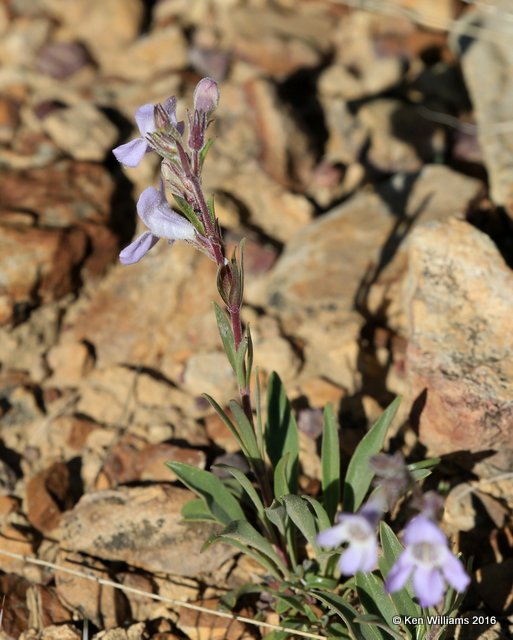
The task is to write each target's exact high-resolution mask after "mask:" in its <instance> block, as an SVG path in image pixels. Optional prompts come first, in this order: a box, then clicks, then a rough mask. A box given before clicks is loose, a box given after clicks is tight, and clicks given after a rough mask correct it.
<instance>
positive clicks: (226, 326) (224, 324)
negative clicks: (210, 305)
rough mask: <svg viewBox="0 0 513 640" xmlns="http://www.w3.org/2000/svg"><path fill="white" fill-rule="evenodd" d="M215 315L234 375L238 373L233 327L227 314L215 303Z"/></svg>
mask: <svg viewBox="0 0 513 640" xmlns="http://www.w3.org/2000/svg"><path fill="white" fill-rule="evenodd" d="M214 313H215V316H216V322H217V328H218V330H219V335H220V336H221V341H222V343H223V346H224V351H225V353H226V357H227V358H228V361H229V362H230V364H231V366H232V369H233V371H234V373H237V369H236V363H235V340H234V338H233V331H232V326H231V324H230V321H229V320H228V317H227V315H226V313H225V312H224V311H223V310H222V309H221V307H220V306H219V305H218V304H217V302H214Z"/></svg>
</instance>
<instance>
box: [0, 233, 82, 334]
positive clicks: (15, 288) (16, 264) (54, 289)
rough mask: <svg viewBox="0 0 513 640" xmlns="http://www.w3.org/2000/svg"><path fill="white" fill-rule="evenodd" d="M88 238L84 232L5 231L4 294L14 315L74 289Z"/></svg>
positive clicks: (0, 237)
mask: <svg viewBox="0 0 513 640" xmlns="http://www.w3.org/2000/svg"><path fill="white" fill-rule="evenodd" d="M86 249H87V238H86V235H85V234H84V232H83V231H81V230H80V229H78V228H76V229H69V230H67V229H63V230H61V229H48V230H42V229H30V228H21V227H20V228H14V227H7V226H4V227H2V233H1V234H0V252H1V254H2V261H3V264H4V265H5V267H4V269H3V271H2V275H1V277H0V290H1V291H2V292H3V293H4V294H7V296H8V298H9V303H10V313H9V314H7V315H6V317H5V318H4V322H12V321H13V320H14V319H15V312H16V308H17V307H19V306H23V305H28V306H29V307H30V306H32V305H35V304H37V299H38V298H39V299H42V300H43V301H46V302H50V301H51V300H56V299H58V298H60V297H62V296H64V295H65V294H66V293H69V292H70V291H72V290H73V289H74V286H75V282H74V272H75V271H76V269H77V267H78V266H79V265H80V264H81V263H82V262H83V261H84V259H85V256H86Z"/></svg>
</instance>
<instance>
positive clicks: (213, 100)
mask: <svg viewBox="0 0 513 640" xmlns="http://www.w3.org/2000/svg"><path fill="white" fill-rule="evenodd" d="M193 104H194V110H195V111H199V112H200V113H205V114H207V116H209V115H210V114H212V113H213V112H214V111H215V110H216V109H217V105H218V104H219V88H218V86H217V82H216V81H215V80H212V78H203V80H200V81H199V82H198V84H197V85H196V88H195V89H194V95H193Z"/></svg>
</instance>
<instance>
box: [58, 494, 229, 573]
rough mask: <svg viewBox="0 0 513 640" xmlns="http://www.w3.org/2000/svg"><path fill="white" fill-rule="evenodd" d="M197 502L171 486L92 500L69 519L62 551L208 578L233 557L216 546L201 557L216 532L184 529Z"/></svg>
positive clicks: (85, 501) (205, 527)
mask: <svg viewBox="0 0 513 640" xmlns="http://www.w3.org/2000/svg"><path fill="white" fill-rule="evenodd" d="M191 498H192V494H191V493H190V492H189V491H186V490H184V489H178V488H176V487H170V486H166V485H152V486H148V487H136V488H126V487H124V488H118V489H111V490H106V491H98V492H96V493H92V494H87V495H85V496H83V497H82V499H81V500H80V501H79V502H78V504H77V505H76V506H75V507H74V509H72V511H70V512H69V513H67V514H66V515H65V516H64V517H63V520H62V535H61V546H62V548H63V549H64V550H70V551H76V552H82V553H87V554H89V555H92V556H95V557H96V558H102V559H104V560H114V561H121V562H126V563H127V564H129V565H131V566H133V567H139V568H141V569H144V570H146V571H153V572H157V573H168V574H174V575H181V576H190V577H194V576H201V575H205V574H208V573H209V572H210V571H212V570H213V569H215V568H216V567H218V566H220V565H221V564H222V563H223V562H224V561H226V560H227V559H228V558H229V557H231V556H232V554H233V552H232V551H231V550H230V549H228V548H227V547H223V546H219V545H216V546H215V547H211V548H209V549H208V550H207V551H205V552H203V553H201V554H200V549H201V546H202V544H203V542H204V541H205V540H206V539H207V537H208V535H209V532H211V531H212V527H210V526H208V525H206V524H199V523H193V524H182V523H181V520H182V517H181V514H180V509H181V507H182V506H183V505H184V504H185V503H186V502H188V501H189V500H190V499H191ZM97 522H101V527H100V528H99V527H98V526H97V525H96V524H95V523H97Z"/></svg>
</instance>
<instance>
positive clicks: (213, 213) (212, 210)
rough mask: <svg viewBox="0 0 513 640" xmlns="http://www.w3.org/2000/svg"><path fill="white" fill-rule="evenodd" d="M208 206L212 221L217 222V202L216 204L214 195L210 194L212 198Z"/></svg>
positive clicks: (208, 201)
mask: <svg viewBox="0 0 513 640" xmlns="http://www.w3.org/2000/svg"><path fill="white" fill-rule="evenodd" d="M207 207H208V212H209V213H210V220H211V221H212V224H215V223H216V208H215V204H214V196H213V195H212V196H210V198H209V199H208V200H207Z"/></svg>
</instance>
